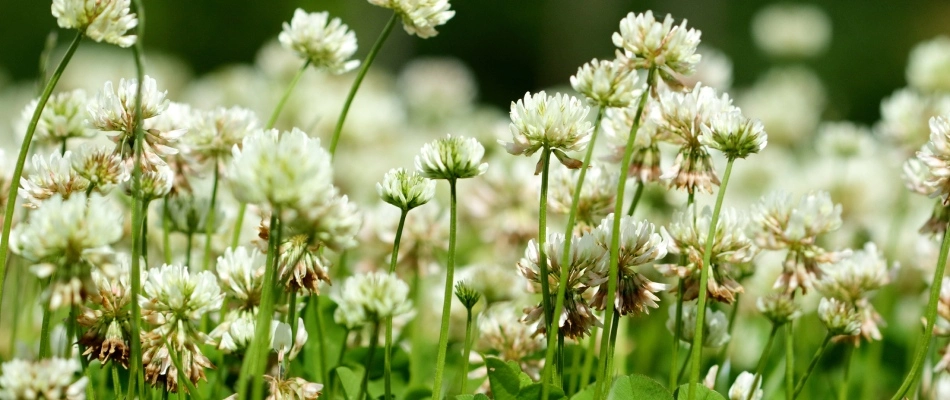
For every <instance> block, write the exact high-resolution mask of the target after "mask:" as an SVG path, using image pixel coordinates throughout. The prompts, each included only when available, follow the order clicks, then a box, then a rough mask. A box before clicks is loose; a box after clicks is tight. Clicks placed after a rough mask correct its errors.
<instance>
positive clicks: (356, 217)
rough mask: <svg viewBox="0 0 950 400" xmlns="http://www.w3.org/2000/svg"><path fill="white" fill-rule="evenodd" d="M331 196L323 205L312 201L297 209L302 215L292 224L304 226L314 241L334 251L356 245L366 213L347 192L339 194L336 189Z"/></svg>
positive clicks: (299, 226) (298, 226)
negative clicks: (350, 198)
mask: <svg viewBox="0 0 950 400" xmlns="http://www.w3.org/2000/svg"><path fill="white" fill-rule="evenodd" d="M330 195H331V197H330V198H329V199H327V200H326V201H325V202H324V203H321V204H311V205H309V206H307V207H306V208H304V209H303V210H298V215H299V218H297V220H296V221H294V222H293V223H292V224H290V225H292V226H294V227H296V228H304V229H302V230H301V231H303V232H308V234H309V235H310V236H311V238H312V239H313V240H315V241H316V242H317V244H319V245H321V246H326V247H327V248H329V249H331V250H334V251H342V250H344V249H348V248H351V247H353V246H356V235H357V234H358V233H359V231H360V227H361V226H362V225H363V216H362V214H361V213H360V212H359V209H358V208H357V207H356V204H355V203H353V202H351V201H350V200H349V198H348V197H347V196H346V195H343V196H340V195H338V194H337V193H336V188H333V189H332V190H331V191H330Z"/></svg>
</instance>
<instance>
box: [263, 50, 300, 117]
mask: <svg viewBox="0 0 950 400" xmlns="http://www.w3.org/2000/svg"><path fill="white" fill-rule="evenodd" d="M309 66H310V59H307V61H305V62H304V63H303V65H301V66H300V69H299V70H297V73H296V74H295V75H294V79H293V80H292V81H290V85H289V86H287V90H285V91H284V95H283V96H281V97H280V101H278V102H277V107H274V112H272V113H271V115H270V119H268V120H267V129H270V128H273V127H274V124H276V123H277V117H278V116H280V112H281V110H283V109H284V105H285V104H287V99H289V98H290V94H291V93H292V92H293V91H294V87H296V86H297V82H299V81H300V77H301V76H303V73H304V72H305V71H307V67H309Z"/></svg>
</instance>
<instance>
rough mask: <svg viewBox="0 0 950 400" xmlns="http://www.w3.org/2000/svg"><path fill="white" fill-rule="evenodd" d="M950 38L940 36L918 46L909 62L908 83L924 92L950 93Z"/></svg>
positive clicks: (912, 52) (912, 51) (911, 54)
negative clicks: (949, 73)
mask: <svg viewBox="0 0 950 400" xmlns="http://www.w3.org/2000/svg"><path fill="white" fill-rule="evenodd" d="M948 70H950V37H947V36H938V37H935V38H933V39H931V40H929V41H926V42H923V43H921V44H918V45H917V46H915V47H914V49H913V50H911V52H910V59H909V60H908V61H907V83H908V84H910V86H912V87H914V88H916V89H918V90H921V91H924V92H946V91H950V79H948V78H947V71H948Z"/></svg>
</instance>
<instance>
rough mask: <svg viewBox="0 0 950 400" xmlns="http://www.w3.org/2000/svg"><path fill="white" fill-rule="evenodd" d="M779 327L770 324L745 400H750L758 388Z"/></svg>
mask: <svg viewBox="0 0 950 400" xmlns="http://www.w3.org/2000/svg"><path fill="white" fill-rule="evenodd" d="M778 328H779V325H775V324H772V332H771V333H769V340H768V341H767V342H765V348H764V349H762V355H760V356H759V364H758V365H756V367H755V378H754V379H752V388H751V389H750V390H749V396H748V397H747V400H752V397H753V394H755V388H756V387H758V385H759V381H760V380H761V379H762V374H764V373H765V362H766V361H768V359H769V351H771V350H772V343H774V342H775V334H776V333H778Z"/></svg>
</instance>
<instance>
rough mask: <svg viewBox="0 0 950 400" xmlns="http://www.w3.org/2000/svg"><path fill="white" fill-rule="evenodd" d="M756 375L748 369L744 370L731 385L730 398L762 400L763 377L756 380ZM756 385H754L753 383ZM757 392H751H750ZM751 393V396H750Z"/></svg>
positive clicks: (732, 399) (733, 399)
mask: <svg viewBox="0 0 950 400" xmlns="http://www.w3.org/2000/svg"><path fill="white" fill-rule="evenodd" d="M755 378H756V375H755V374H752V373H750V372H747V371H742V373H740V374H739V376H737V377H736V381H735V382H733V383H732V386H730V387H729V400H762V396H763V392H762V379H761V378H760V379H759V380H758V382H756V380H755ZM753 382H756V383H755V387H754V388H753V387H752V383H753ZM753 391H754V392H755V393H750V392H753ZM750 395H751V396H750Z"/></svg>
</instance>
